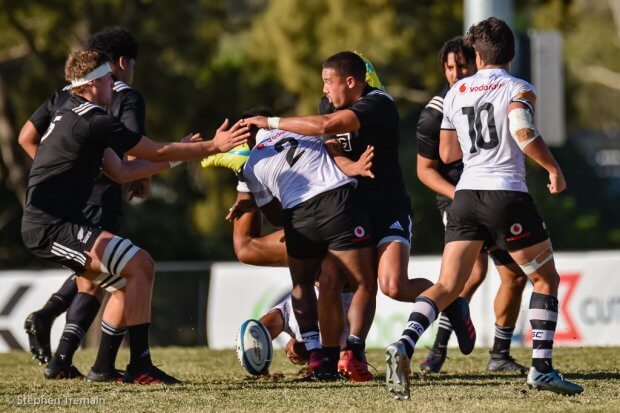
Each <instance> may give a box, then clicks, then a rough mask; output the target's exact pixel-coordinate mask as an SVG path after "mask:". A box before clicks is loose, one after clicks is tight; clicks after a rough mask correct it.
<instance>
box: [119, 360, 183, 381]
mask: <svg viewBox="0 0 620 413" xmlns="http://www.w3.org/2000/svg"><path fill="white" fill-rule="evenodd" d="M122 381H123V383H137V384H179V383H181V381H180V380H178V379H176V378H174V377H172V376H171V375H169V374H166V373H165V372H163V371H162V370H160V369H158V368H157V367H155V366H153V365H151V366H150V367H148V368H146V369H145V370H143V371H137V372H133V371H131V369H130V367H129V366H127V369H126V370H125V374H124V375H123V379H122Z"/></svg>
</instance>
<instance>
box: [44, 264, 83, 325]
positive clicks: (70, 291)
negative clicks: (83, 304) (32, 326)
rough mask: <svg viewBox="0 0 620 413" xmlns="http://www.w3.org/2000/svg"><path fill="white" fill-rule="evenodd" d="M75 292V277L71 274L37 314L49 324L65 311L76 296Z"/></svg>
mask: <svg viewBox="0 0 620 413" xmlns="http://www.w3.org/2000/svg"><path fill="white" fill-rule="evenodd" d="M77 291H78V290H77V281H76V276H75V274H72V275H71V276H70V277H69V278H67V279H66V280H65V282H64V283H63V284H62V286H61V287H60V288H59V289H58V291H56V292H55V293H54V294H52V295H51V296H50V298H49V299H48V300H47V302H46V303H45V305H44V306H43V308H41V309H40V310H39V311H38V314H39V315H40V316H41V317H43V318H44V319H45V320H46V321H47V322H48V323H51V322H52V321H54V320H55V319H56V317H58V316H59V315H61V314H62V313H64V312H65V311H67V308H68V307H69V305H71V302H72V301H73V299H74V298H75V296H76V295H77Z"/></svg>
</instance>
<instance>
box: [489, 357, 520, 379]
mask: <svg viewBox="0 0 620 413" xmlns="http://www.w3.org/2000/svg"><path fill="white" fill-rule="evenodd" d="M487 371H518V372H519V373H521V374H527V367H525V366H523V365H521V364H519V363H517V362H516V361H515V359H514V358H512V356H511V355H510V354H498V353H491V359H490V360H489V364H487Z"/></svg>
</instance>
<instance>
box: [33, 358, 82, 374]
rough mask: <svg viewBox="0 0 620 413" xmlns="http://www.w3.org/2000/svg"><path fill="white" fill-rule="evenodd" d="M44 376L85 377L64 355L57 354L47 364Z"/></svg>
mask: <svg viewBox="0 0 620 413" xmlns="http://www.w3.org/2000/svg"><path fill="white" fill-rule="evenodd" d="M43 377H45V378H46V379H48V380H61V379H83V378H84V375H83V374H82V373H80V371H79V370H78V369H77V368H76V367H75V366H74V365H73V364H71V363H69V362H67V361H65V360H64V358H63V356H55V357H52V359H51V360H50V362H49V363H47V365H46V366H45V370H44V371H43Z"/></svg>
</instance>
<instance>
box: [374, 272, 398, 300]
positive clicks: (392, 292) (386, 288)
mask: <svg viewBox="0 0 620 413" xmlns="http://www.w3.org/2000/svg"><path fill="white" fill-rule="evenodd" d="M379 288H381V292H382V293H383V294H385V295H387V296H388V297H390V298H392V299H394V300H398V299H399V298H400V297H401V295H402V294H403V285H402V284H401V283H400V281H399V279H398V278H396V277H379Z"/></svg>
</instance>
